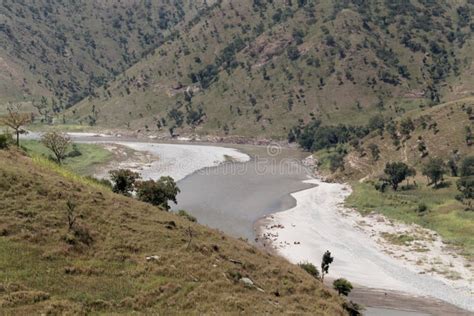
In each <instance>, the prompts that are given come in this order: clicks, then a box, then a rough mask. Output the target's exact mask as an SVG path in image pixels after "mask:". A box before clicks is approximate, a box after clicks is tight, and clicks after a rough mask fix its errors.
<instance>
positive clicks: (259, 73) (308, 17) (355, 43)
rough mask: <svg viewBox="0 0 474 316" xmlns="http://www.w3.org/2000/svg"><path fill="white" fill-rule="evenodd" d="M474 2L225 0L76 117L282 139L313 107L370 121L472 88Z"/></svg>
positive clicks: (318, 113) (340, 117) (329, 115)
mask: <svg viewBox="0 0 474 316" xmlns="http://www.w3.org/2000/svg"><path fill="white" fill-rule="evenodd" d="M397 3H398V2H397ZM472 10H473V4H471V3H470V2H469V1H458V2H456V4H453V3H452V2H450V1H438V2H432V1H425V0H418V1H415V0H412V1H403V2H400V3H398V4H394V3H393V2H392V1H380V2H350V1H343V0H339V1H310V0H308V1H277V2H275V1H265V0H261V1H252V0H245V1H239V2H237V3H236V2H233V1H220V2H218V3H217V4H216V5H215V6H214V7H213V8H212V9H210V10H208V11H206V12H205V13H203V14H201V15H200V16H199V17H198V18H196V19H194V20H193V21H192V22H190V23H189V24H188V25H187V26H186V27H185V28H184V29H183V30H184V32H181V33H180V34H176V35H175V36H173V37H170V38H169V40H167V41H166V43H165V44H164V45H162V46H161V47H160V48H159V49H157V50H156V51H155V52H154V54H151V55H149V56H147V57H146V58H144V59H143V60H141V61H139V62H138V63H137V64H136V65H134V66H133V67H132V68H130V69H129V70H127V71H126V72H125V73H124V74H123V75H121V76H119V77H118V78H117V79H116V80H115V81H114V82H112V83H110V84H108V85H107V86H106V87H104V88H102V89H99V90H98V91H97V93H96V94H95V97H92V98H88V99H85V100H83V101H82V102H80V103H79V104H78V105H77V106H75V107H74V110H73V112H71V113H70V116H69V118H70V121H71V122H82V123H83V124H96V123H98V124H101V125H104V126H109V127H120V128H132V129H140V130H150V131H157V130H163V131H167V130H168V129H169V128H172V129H176V128H178V129H179V128H183V129H184V130H186V131H196V132H200V133H209V132H213V133H219V134H227V133H229V134H239V135H246V136H252V135H255V133H258V134H260V135H267V136H268V135H269V136H275V137H282V136H286V134H287V132H288V128H289V127H291V126H293V125H296V124H298V122H299V120H304V121H307V120H309V119H310V118H312V117H318V118H320V119H321V120H322V121H323V122H325V123H351V124H362V123H365V122H366V121H367V119H368V115H367V114H368V113H372V112H377V111H380V110H382V111H384V112H385V113H386V115H396V114H399V113H403V112H404V111H408V110H411V109H413V108H416V106H417V105H419V104H425V105H426V104H436V103H439V102H440V101H442V100H451V99H456V98H460V97H464V96H469V95H470V94H471V93H472V91H471V89H470V85H471V84H472V78H473V77H472V74H473V71H474V68H473V62H472V51H473V47H472V45H473V42H472V36H471V35H472V28H473V27H474V25H473V23H472V22H473V21H472V18H471V17H472V14H471V12H472Z"/></svg>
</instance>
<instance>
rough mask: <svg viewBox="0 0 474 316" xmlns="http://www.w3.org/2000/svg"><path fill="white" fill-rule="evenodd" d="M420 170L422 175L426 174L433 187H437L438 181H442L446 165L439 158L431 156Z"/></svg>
mask: <svg viewBox="0 0 474 316" xmlns="http://www.w3.org/2000/svg"><path fill="white" fill-rule="evenodd" d="M422 172H423V175H424V176H427V177H428V178H429V179H430V180H431V183H433V184H434V186H435V187H438V183H439V182H440V181H443V176H444V174H445V173H446V167H445V164H444V162H443V160H442V159H441V158H431V159H430V160H429V161H428V162H427V163H426V164H425V165H424V166H423V170H422Z"/></svg>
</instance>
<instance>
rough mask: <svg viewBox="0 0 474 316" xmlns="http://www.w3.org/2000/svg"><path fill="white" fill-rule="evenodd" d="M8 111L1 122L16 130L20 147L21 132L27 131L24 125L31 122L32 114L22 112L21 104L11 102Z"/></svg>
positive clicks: (17, 143) (17, 142)
mask: <svg viewBox="0 0 474 316" xmlns="http://www.w3.org/2000/svg"><path fill="white" fill-rule="evenodd" d="M7 111H8V114H7V115H6V116H5V117H3V118H2V120H1V123H3V124H5V125H6V126H8V127H10V128H12V129H13V130H14V131H15V134H16V145H17V146H18V147H20V134H24V133H26V130H25V129H24V126H25V125H26V124H28V123H30V122H31V115H30V114H28V113H21V109H20V106H19V105H12V104H10V105H9V106H8V108H7Z"/></svg>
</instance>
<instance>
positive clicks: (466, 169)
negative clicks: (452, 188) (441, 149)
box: [456, 156, 474, 210]
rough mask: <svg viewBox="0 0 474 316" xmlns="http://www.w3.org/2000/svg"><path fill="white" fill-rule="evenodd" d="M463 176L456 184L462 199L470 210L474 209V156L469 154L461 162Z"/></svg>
mask: <svg viewBox="0 0 474 316" xmlns="http://www.w3.org/2000/svg"><path fill="white" fill-rule="evenodd" d="M460 174H461V178H460V179H459V180H458V181H457V183H456V185H457V188H458V190H459V192H460V193H461V194H460V200H461V201H462V202H463V203H464V204H466V206H467V209H468V210H473V209H474V206H473V201H474V156H468V157H466V158H464V159H463V161H462V163H461V172H460Z"/></svg>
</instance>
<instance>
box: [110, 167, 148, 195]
mask: <svg viewBox="0 0 474 316" xmlns="http://www.w3.org/2000/svg"><path fill="white" fill-rule="evenodd" d="M109 174H110V179H111V180H112V183H113V186H112V191H114V192H115V193H119V194H122V195H125V196H130V195H131V193H132V192H133V190H134V189H135V182H136V181H137V180H138V179H140V175H139V174H138V173H137V172H133V171H131V170H128V169H118V170H112V171H110V172H109Z"/></svg>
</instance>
